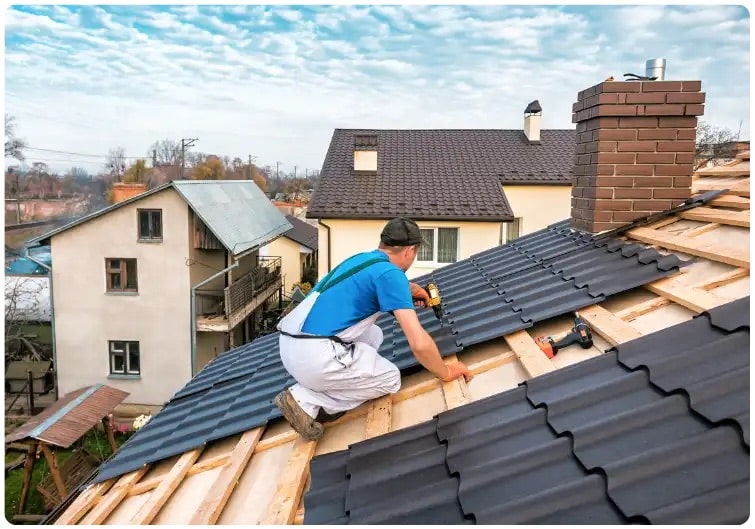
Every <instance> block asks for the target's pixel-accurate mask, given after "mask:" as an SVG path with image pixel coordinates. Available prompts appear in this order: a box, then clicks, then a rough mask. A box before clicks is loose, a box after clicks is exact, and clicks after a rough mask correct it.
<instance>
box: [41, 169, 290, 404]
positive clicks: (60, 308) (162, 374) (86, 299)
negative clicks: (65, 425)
mask: <svg viewBox="0 0 755 529" xmlns="http://www.w3.org/2000/svg"><path fill="white" fill-rule="evenodd" d="M131 191H132V190H130V191H129V192H131ZM291 227H292V226H291V224H289V223H288V221H286V219H285V218H284V217H283V215H281V214H280V213H279V212H278V210H277V209H275V207H273V206H272V205H271V204H270V202H269V200H268V199H267V197H265V195H264V194H263V193H262V192H261V191H260V190H259V188H258V187H257V186H256V184H254V182H250V181H175V182H170V183H167V184H163V185H161V186H159V187H156V188H154V189H151V190H149V191H147V192H143V193H141V194H139V195H136V196H132V197H130V198H126V199H125V200H122V201H120V202H117V203H115V204H114V205H112V206H110V207H107V208H105V209H102V210H100V211H98V212H96V213H93V214H91V215H88V216H87V217H84V218H81V219H79V220H77V221H75V222H73V223H71V224H68V225H66V226H63V227H61V228H58V229H56V230H53V231H51V232H48V233H46V234H44V235H41V236H39V237H37V238H35V239H32V240H30V241H28V243H27V244H28V245H30V246H31V245H35V244H49V245H50V247H51V253H52V262H53V263H54V265H53V266H52V269H51V275H52V298H53V313H52V318H53V321H54V333H55V361H56V368H57V376H58V388H59V393H60V394H65V393H68V392H70V391H73V390H75V389H77V388H80V387H82V386H88V385H91V384H96V383H107V384H108V385H111V386H113V387H117V388H119V389H122V390H124V391H127V392H129V394H130V395H129V398H128V402H130V403H134V404H146V405H162V404H163V403H164V402H165V401H166V400H167V399H169V398H170V397H171V396H172V395H173V394H174V393H175V391H176V390H177V389H179V388H180V387H181V386H182V385H183V384H185V383H186V381H187V380H189V379H190V378H191V377H192V376H193V375H194V374H195V373H196V372H197V371H199V370H200V369H201V368H202V367H203V366H204V365H205V364H206V363H207V362H209V361H210V360H212V359H213V358H214V357H216V356H217V355H219V354H220V353H222V352H223V351H225V350H227V349H228V348H230V347H233V346H237V345H241V344H244V343H246V342H248V341H250V340H251V339H252V338H253V337H254V336H255V331H254V330H255V325H256V323H257V322H259V321H260V320H261V318H262V312H263V311H264V310H265V308H266V306H267V305H268V304H270V303H278V300H279V299H280V291H281V288H282V281H281V259H280V257H276V256H267V257H259V256H258V253H259V248H260V247H261V246H263V245H265V244H268V243H270V242H271V241H273V240H274V239H275V238H276V237H279V236H280V235H282V234H283V233H285V232H287V231H289V230H290V229H291Z"/></svg>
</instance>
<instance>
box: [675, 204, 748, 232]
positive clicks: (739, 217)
mask: <svg viewBox="0 0 755 529" xmlns="http://www.w3.org/2000/svg"><path fill="white" fill-rule="evenodd" d="M678 215H679V217H681V218H683V219H686V220H697V221H700V222H717V223H718V224H726V225H728V226H741V227H743V228H749V227H750V212H749V211H727V210H725V209H718V208H706V207H702V206H701V207H699V208H694V209H689V210H687V211H682V212H681V213H678Z"/></svg>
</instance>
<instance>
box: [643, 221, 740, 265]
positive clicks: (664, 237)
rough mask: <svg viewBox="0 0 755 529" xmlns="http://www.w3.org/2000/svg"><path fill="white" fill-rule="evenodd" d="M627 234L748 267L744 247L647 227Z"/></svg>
mask: <svg viewBox="0 0 755 529" xmlns="http://www.w3.org/2000/svg"><path fill="white" fill-rule="evenodd" d="M628 235H629V236H630V237H632V238H633V239H636V240H638V241H640V242H644V243H647V244H654V245H658V246H662V247H663V248H667V249H669V250H675V251H678V252H684V253H688V254H691V255H696V256H698V257H705V258H706V259H710V260H712V261H718V262H719V263H726V264H730V265H732V266H739V267H745V268H749V267H750V253H749V251H748V249H746V248H738V247H733V246H727V245H723V244H718V243H712V242H703V241H701V240H699V239H694V238H693V239H691V238H689V237H686V236H684V235H673V234H670V233H666V232H662V231H656V230H650V229H648V228H634V229H632V230H630V231H629V232H628Z"/></svg>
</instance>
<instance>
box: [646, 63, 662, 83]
mask: <svg viewBox="0 0 755 529" xmlns="http://www.w3.org/2000/svg"><path fill="white" fill-rule="evenodd" d="M645 77H655V80H656V81H663V80H664V79H665V78H666V59H649V60H647V61H646V62H645Z"/></svg>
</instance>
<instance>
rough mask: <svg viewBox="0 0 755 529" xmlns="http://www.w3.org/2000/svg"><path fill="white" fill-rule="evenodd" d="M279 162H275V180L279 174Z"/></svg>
mask: <svg viewBox="0 0 755 529" xmlns="http://www.w3.org/2000/svg"><path fill="white" fill-rule="evenodd" d="M280 164H281V162H275V178H280V173H279V171H278V167H279V166H280Z"/></svg>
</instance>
